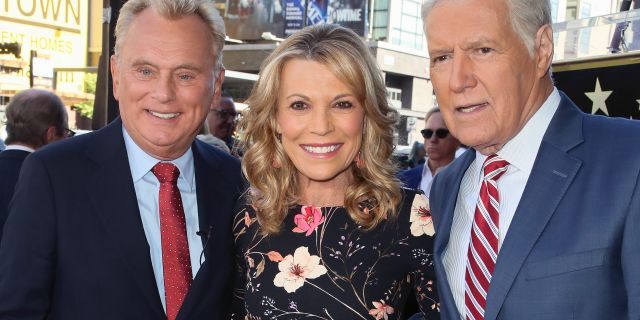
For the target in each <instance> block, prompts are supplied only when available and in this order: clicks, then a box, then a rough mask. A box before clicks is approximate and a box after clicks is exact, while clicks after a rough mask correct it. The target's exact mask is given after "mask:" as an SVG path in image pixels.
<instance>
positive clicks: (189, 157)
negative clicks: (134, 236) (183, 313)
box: [122, 126, 204, 311]
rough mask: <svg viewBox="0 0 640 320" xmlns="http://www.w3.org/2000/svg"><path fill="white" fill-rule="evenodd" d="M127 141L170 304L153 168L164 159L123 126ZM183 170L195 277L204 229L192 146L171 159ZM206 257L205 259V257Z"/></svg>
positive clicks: (148, 235)
mask: <svg viewBox="0 0 640 320" xmlns="http://www.w3.org/2000/svg"><path fill="white" fill-rule="evenodd" d="M122 132H123V135H124V142H125V146H126V149H127V156H128V158H129V167H130V168H131V177H132V178H133V186H134V188H135V190H136V199H137V200H138V208H139V209H140V218H141V219H142V226H143V228H144V234H145V236H146V238H147V242H148V243H149V253H150V255H151V265H152V267H153V273H154V275H155V279H156V285H157V286H158V292H159V293H160V299H161V300H162V307H163V308H164V309H165V311H166V309H167V307H166V299H165V290H164V275H163V268H162V239H161V236H160V208H159V207H158V203H159V199H158V198H159V192H160V182H159V181H158V178H156V176H155V175H154V174H153V172H151V169H152V168H153V166H155V165H156V164H157V163H158V162H161V161H160V160H158V159H156V158H154V157H152V156H150V155H149V154H147V153H146V152H144V150H142V149H141V148H140V147H139V146H138V145H137V144H136V143H135V142H134V141H133V139H132V138H131V136H129V133H127V131H126V130H125V129H124V126H123V127H122ZM170 162H171V163H173V164H174V165H176V167H178V169H179V170H180V176H179V177H178V189H179V190H180V195H181V196H182V206H183V208H184V217H185V223H186V227H187V241H188V243H189V256H190V258H191V271H192V275H193V277H194V278H195V276H196V274H197V273H198V270H199V269H200V254H201V253H202V247H203V246H202V239H201V238H200V236H199V235H198V234H197V232H198V231H199V230H200V224H199V218H198V203H197V200H198V198H197V195H196V179H195V169H194V166H193V152H192V151H191V148H189V150H187V152H185V153H184V154H183V155H182V156H180V157H179V158H178V159H175V160H173V161H170ZM203 261H204V260H203Z"/></svg>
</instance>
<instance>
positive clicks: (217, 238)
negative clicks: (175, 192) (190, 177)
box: [177, 140, 231, 319]
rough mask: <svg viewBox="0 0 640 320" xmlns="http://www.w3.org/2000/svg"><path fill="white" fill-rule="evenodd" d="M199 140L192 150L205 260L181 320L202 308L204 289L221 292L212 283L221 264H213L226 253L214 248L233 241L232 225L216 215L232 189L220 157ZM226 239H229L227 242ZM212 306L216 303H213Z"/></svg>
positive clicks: (185, 304)
mask: <svg viewBox="0 0 640 320" xmlns="http://www.w3.org/2000/svg"><path fill="white" fill-rule="evenodd" d="M199 143H200V142H199V141H197V140H196V141H194V143H193V144H192V148H191V150H192V151H193V164H194V168H195V177H196V193H197V203H198V223H199V225H200V230H201V231H203V232H205V233H206V236H202V237H201V239H202V246H203V254H204V256H205V261H204V263H203V264H202V266H200V269H199V271H198V273H197V274H196V276H195V278H194V280H193V283H192V284H191V288H190V289H189V292H188V293H187V296H186V297H185V300H184V302H183V304H182V308H181V309H180V312H179V313H178V316H177V319H191V318H192V317H193V316H192V313H193V312H194V310H193V309H194V307H196V306H197V305H198V303H199V302H200V301H199V300H203V298H202V296H203V295H204V293H203V291H204V290H212V291H214V290H218V288H212V287H211V286H212V285H213V282H211V283H210V282H209V281H210V278H209V277H208V276H210V275H211V274H214V273H215V272H216V271H215V269H216V267H217V265H218V263H220V262H219V261H218V262H214V261H211V260H212V259H214V256H213V255H212V254H208V252H215V253H216V254H224V253H222V252H217V251H214V249H215V248H216V247H217V246H218V245H221V244H223V243H224V241H230V239H231V238H230V232H231V225H230V224H228V225H227V224H225V223H224V222H223V221H224V219H216V213H217V212H220V210H221V208H220V204H221V203H222V202H223V200H225V199H220V197H224V196H225V195H229V194H231V193H230V192H229V191H228V190H224V188H225V183H224V182H223V181H222V179H221V176H222V174H221V173H220V172H219V170H220V169H219V164H218V161H221V160H219V159H217V158H216V157H217V155H215V154H212V153H206V152H205V150H202V147H201V146H200V145H199ZM205 153H206V154H205ZM225 237H228V239H226V238H225ZM210 303H213V302H212V301H210Z"/></svg>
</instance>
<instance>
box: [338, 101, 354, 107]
mask: <svg viewBox="0 0 640 320" xmlns="http://www.w3.org/2000/svg"><path fill="white" fill-rule="evenodd" d="M335 106H336V107H337V108H339V109H349V108H351V107H353V104H352V103H351V102H349V101H339V102H338V103H336V104H335Z"/></svg>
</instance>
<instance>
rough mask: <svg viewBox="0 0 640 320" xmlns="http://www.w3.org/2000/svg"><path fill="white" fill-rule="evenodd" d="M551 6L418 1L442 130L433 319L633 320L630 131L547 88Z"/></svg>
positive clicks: (637, 301)
mask: <svg viewBox="0 0 640 320" xmlns="http://www.w3.org/2000/svg"><path fill="white" fill-rule="evenodd" d="M550 16H551V9H550V5H549V2H548V0H535V1H531V0H492V1H486V0H456V1H452V0H428V1H427V2H426V3H425V4H424V5H423V21H424V23H425V30H426V35H427V40H428V47H429V56H430V61H431V66H430V71H431V79H432V81H433V87H434V90H435V93H436V97H437V100H438V103H439V105H440V108H441V110H442V114H443V116H444V120H445V122H446V123H447V125H448V127H449V130H451V132H452V133H453V135H455V136H456V137H457V138H458V139H460V142H461V143H463V144H465V145H468V146H470V147H471V148H472V149H470V150H468V151H467V152H466V153H465V154H464V155H462V156H461V157H459V158H457V159H456V160H455V161H454V162H453V163H452V164H450V165H449V166H448V167H447V168H445V169H444V170H442V171H441V172H440V173H439V174H438V175H437V176H436V177H435V180H434V182H433V186H432V189H431V197H430V206H431V213H432V215H433V220H434V224H435V227H436V240H435V244H434V246H435V247H434V262H435V268H436V274H437V277H438V279H437V282H438V283H437V284H438V290H439V297H440V299H441V308H440V310H441V312H442V317H443V318H444V319H523V320H526V319H582V320H585V319H640V144H639V143H638V141H639V139H638V137H640V123H638V122H636V121H630V120H624V119H611V118H606V117H601V116H593V115H586V114H583V113H582V112H580V111H579V109H578V108H577V107H576V106H575V105H574V104H573V103H572V102H571V100H569V98H567V96H566V95H564V94H563V93H562V92H559V91H558V90H557V89H556V88H555V87H554V86H553V81H552V78H551V73H550V66H551V61H552V58H553V32H552V30H551V25H550V24H551V18H550Z"/></svg>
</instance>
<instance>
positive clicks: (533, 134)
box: [475, 87, 561, 179]
mask: <svg viewBox="0 0 640 320" xmlns="http://www.w3.org/2000/svg"><path fill="white" fill-rule="evenodd" d="M560 100H561V98H560V93H559V92H558V89H556V88H555V87H554V88H553V91H552V92H551V94H550V95H549V97H547V100H545V102H544V103H543V104H542V106H541V107H540V109H538V111H536V113H535V114H534V115H533V116H532V117H531V119H529V121H527V123H526V124H525V125H524V127H523V128H522V130H520V132H518V134H517V135H516V136H515V137H513V138H512V139H511V140H509V141H508V142H507V143H506V144H505V145H504V146H503V147H502V149H500V150H499V151H498V152H497V154H498V156H500V158H502V159H504V160H507V161H508V162H509V164H510V167H513V168H515V169H517V170H522V171H524V172H526V173H527V174H530V173H531V170H532V169H533V163H534V162H535V160H536V156H537V155H538V150H539V149H540V144H541V143H542V138H543V137H544V134H545V133H546V132H547V128H548V127H549V124H550V123H551V119H552V118H553V115H554V114H555V113H556V110H557V109H558V106H559V105H560ZM486 158H487V156H484V155H482V154H481V153H480V152H478V151H476V159H475V162H476V164H475V165H476V166H477V167H478V168H482V164H483V163H484V160H485V159H486ZM478 171H479V174H480V179H482V175H483V173H482V170H478Z"/></svg>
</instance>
